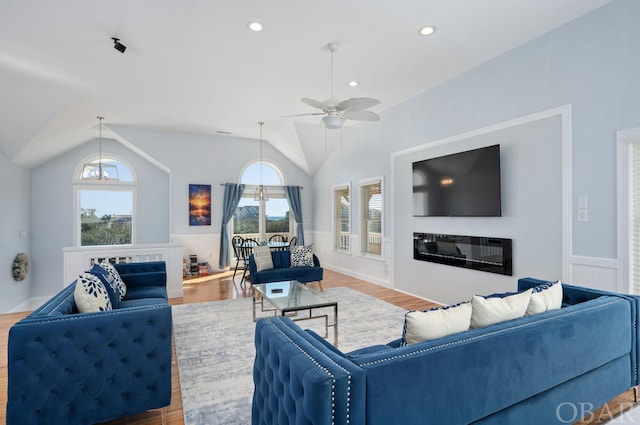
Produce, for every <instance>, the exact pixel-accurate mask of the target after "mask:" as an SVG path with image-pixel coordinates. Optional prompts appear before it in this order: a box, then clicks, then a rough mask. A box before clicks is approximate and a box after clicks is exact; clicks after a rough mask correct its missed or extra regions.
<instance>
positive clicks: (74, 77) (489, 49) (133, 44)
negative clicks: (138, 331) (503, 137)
mask: <svg viewBox="0 0 640 425" xmlns="http://www.w3.org/2000/svg"><path fill="white" fill-rule="evenodd" d="M609 1H610V0H486V1H478V0H446V1H445V0H401V1H395V2H391V1H381V0H373V1H372V0H349V1H338V0H324V1H301V0H273V1H258V0H237V1H232V0H229V1H222V0H187V1H182V2H179V1H175V0H155V1H151V0H137V1H125V0H111V1H103V2H97V1H95V0H56V1H51V0H3V1H2V2H0V150H1V151H2V152H3V153H4V154H5V156H6V157H7V158H8V159H9V160H10V161H12V162H14V163H16V164H19V165H23V166H26V167H33V166H37V165H39V164H41V163H43V162H45V161H47V160H48V159H50V158H52V157H54V156H57V155H59V154H61V153H63V152H65V151H66V150H69V149H72V148H74V147H75V146H78V145H80V144H83V143H85V142H87V141H88V140H91V139H93V138H95V137H97V131H96V127H97V119H96V116H98V115H101V116H104V117H105V120H104V122H105V124H106V125H107V126H108V125H109V124H117V125H127V126H136V127H144V128H151V129H156V130H171V131H178V132H189V133H200V134H211V135H217V134H225V135H229V134H230V137H240V138H252V139H257V138H258V137H259V127H258V125H257V122H259V121H263V122H265V125H264V139H265V140H266V141H268V142H269V143H271V144H272V145H273V146H274V147H275V148H276V149H278V150H279V151H281V152H282V153H283V154H284V155H286V156H287V157H288V158H290V159H291V161H293V162H294V163H296V164H297V165H298V166H300V167H301V168H302V169H303V170H305V171H307V172H308V173H310V174H313V173H314V172H315V171H316V170H317V169H318V167H319V166H320V165H321V164H322V162H323V160H324V155H325V149H324V146H325V143H326V140H327V138H329V139H331V138H332V137H334V134H327V133H326V132H325V129H324V127H323V126H322V125H321V124H320V117H318V116H310V117H287V116H289V115H295V114H303V113H312V112H317V110H315V109H313V108H311V107H309V106H307V105H305V104H303V103H302V102H300V98H302V97H308V98H312V99H316V100H320V101H322V100H325V99H327V98H329V97H330V96H331V90H332V87H331V62H330V54H329V52H328V50H327V48H326V45H327V44H328V43H330V42H336V43H338V44H339V49H338V51H337V52H336V53H335V56H334V59H335V95H336V97H337V98H339V99H347V98H351V97H363V96H366V97H373V98H377V99H380V100H381V101H382V103H381V104H380V105H378V106H375V107H373V108H372V110H373V111H375V112H377V113H378V114H380V116H381V120H384V112H385V110H387V109H389V108H391V107H393V106H395V105H397V104H399V103H401V102H403V101H404V100H406V99H408V98H410V97H413V96H415V95H416V94H418V93H420V92H423V91H425V90H427V89H429V88H430V87H433V86H435V85H437V84H439V83H441V82H443V81H445V80H447V79H449V78H451V77H453V76H455V75H458V74H460V73H462V72H464V71H466V70H468V69H470V68H472V67H474V66H476V65H478V64H480V63H482V62H485V61H487V60H489V59H490V58H492V57H495V56H497V55H499V54H501V53H504V52H506V51H507V50H510V49H512V48H514V47H516V46H518V45H521V44H523V43H525V42H527V41H529V40H531V39H533V38H535V37H537V36H539V35H541V34H543V33H545V32H547V31H549V30H551V29H553V28H556V27H558V26H560V25H562V24H564V23H566V22H568V21H570V20H572V19H575V18H577V17H578V16H580V15H582V14H584V13H587V12H589V11H591V10H593V9H595V8H597V7H600V6H602V5H604V4H606V3H608V2H609ZM250 21H260V22H261V23H262V24H263V26H264V29H263V31H261V32H252V31H250V30H249V29H248V28H247V23H248V22H250ZM425 25H431V26H434V27H435V28H436V31H435V33H434V34H432V35H431V36H428V37H424V36H420V35H418V30H419V29H420V28H421V27H423V26H425ZM111 37H117V38H119V39H120V41H121V43H122V44H124V45H126V47H127V49H126V51H125V53H124V54H122V53H120V52H119V51H117V50H115V49H114V46H113V42H112V40H111ZM351 80H357V81H359V82H360V85H359V86H357V87H349V86H348V85H347V82H349V81H351ZM353 123H355V122H351V123H349V124H348V125H354V124H353ZM355 125H377V124H376V123H366V122H365V123H356V124H355ZM326 131H327V132H331V131H333V132H336V131H339V130H326ZM227 137H228V136H227ZM320 147H322V148H320Z"/></svg>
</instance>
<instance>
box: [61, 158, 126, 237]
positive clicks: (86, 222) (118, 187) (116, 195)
mask: <svg viewBox="0 0 640 425" xmlns="http://www.w3.org/2000/svg"><path fill="white" fill-rule="evenodd" d="M97 159H98V158H97V157H94V158H92V157H89V158H85V160H83V161H82V162H81V163H80V164H78V166H77V167H76V170H75V172H74V180H73V190H74V229H75V230H74V233H75V235H74V240H75V241H76V242H75V243H76V246H99V245H131V244H135V243H136V221H137V220H136V197H137V185H136V179H135V174H134V172H133V169H132V168H131V166H130V165H129V164H127V163H125V162H124V160H122V159H119V158H115V157H110V158H108V159H105V158H103V161H104V162H106V161H109V163H110V164H114V165H115V166H117V170H118V176H119V180H86V179H83V178H82V177H83V176H82V173H83V168H84V164H86V163H88V162H91V161H95V160H97Z"/></svg>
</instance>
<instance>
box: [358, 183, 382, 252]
mask: <svg viewBox="0 0 640 425" xmlns="http://www.w3.org/2000/svg"><path fill="white" fill-rule="evenodd" d="M360 202H361V206H360V253H361V254H363V255H376V256H380V255H382V205H383V204H382V179H381V178H377V179H373V180H369V181H366V182H362V183H361V184H360Z"/></svg>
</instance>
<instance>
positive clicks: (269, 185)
mask: <svg viewBox="0 0 640 425" xmlns="http://www.w3.org/2000/svg"><path fill="white" fill-rule="evenodd" d="M225 184H226V183H220V186H224V185H225ZM235 184H240V183H235ZM250 186H259V185H257V184H256V185H253V184H252V185H250ZM263 186H267V187H284V186H285V185H279V184H265V185H263ZM299 187H300V189H304V186H299Z"/></svg>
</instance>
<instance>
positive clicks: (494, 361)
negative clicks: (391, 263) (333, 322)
mask: <svg viewBox="0 0 640 425" xmlns="http://www.w3.org/2000/svg"><path fill="white" fill-rule="evenodd" d="M541 283H543V281H540V280H537V279H531V278H525V279H520V280H519V282H518V286H519V290H524V289H527V288H529V287H533V286H537V285H538V284H541ZM638 302H639V297H635V296H628V295H621V294H613V293H608V292H603V291H598V290H593V289H587V288H581V287H576V286H571V285H563V307H562V308H561V309H559V310H555V311H550V312H547V313H542V314H539V315H536V316H530V317H523V318H520V319H514V320H511V321H507V322H503V323H498V324H495V325H490V326H487V327H484V328H480V329H472V330H468V331H465V332H461V333H458V334H454V335H449V336H446V337H443V338H440V339H435V340H431V341H424V342H419V343H416V344H411V345H404V346H401V345H400V343H399V341H393V342H391V343H389V344H388V345H382V346H372V347H365V348H363V349H360V350H357V351H355V352H352V353H346V354H345V353H342V352H340V351H339V350H338V349H337V348H335V347H333V346H331V345H330V344H328V343H327V342H326V341H325V340H324V339H323V338H321V337H319V336H318V335H316V334H315V333H313V332H312V331H304V330H302V329H301V328H300V327H299V326H298V325H297V324H295V323H294V322H293V321H291V320H290V319H289V318H287V317H275V318H269V319H262V320H260V321H259V322H258V323H257V325H256V334H255V345H256V358H255V363H254V383H255V390H254V396H253V406H252V423H253V425H271V424H274V425H275V424H282V423H314V424H321V423H322V424H338V425H342V424H348V423H350V424H366V425H394V424H398V425H400V424H402V425H428V424H447V425H456V424H469V423H474V424H476V423H478V424H480V423H481V424H524V425H527V424H530V425H539V424H545V425H547V424H566V423H572V422H575V421H576V420H579V419H580V418H579V417H576V412H584V406H593V407H594V408H595V407H597V406H600V405H602V404H604V403H606V402H607V401H609V400H611V399H613V398H615V397H616V396H617V395H619V394H621V393H622V392H624V391H626V390H627V389H629V388H632V387H634V386H637V385H638V332H639V329H640V328H639V327H638ZM398 332H399V333H400V330H399V331H398ZM585 413H588V412H585Z"/></svg>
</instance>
